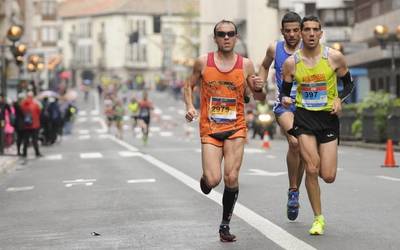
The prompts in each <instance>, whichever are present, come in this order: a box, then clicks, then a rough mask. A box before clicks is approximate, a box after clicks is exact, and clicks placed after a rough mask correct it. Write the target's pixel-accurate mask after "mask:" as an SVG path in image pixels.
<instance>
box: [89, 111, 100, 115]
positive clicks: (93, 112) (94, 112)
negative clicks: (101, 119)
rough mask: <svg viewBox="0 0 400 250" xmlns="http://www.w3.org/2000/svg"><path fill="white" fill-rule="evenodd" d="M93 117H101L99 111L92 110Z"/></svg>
mask: <svg viewBox="0 0 400 250" xmlns="http://www.w3.org/2000/svg"><path fill="white" fill-rule="evenodd" d="M90 114H91V115H99V111H98V110H92V111H90Z"/></svg>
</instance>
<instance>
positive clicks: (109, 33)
mask: <svg viewBox="0 0 400 250" xmlns="http://www.w3.org/2000/svg"><path fill="white" fill-rule="evenodd" d="M59 7H60V14H61V19H62V34H63V36H62V51H63V58H64V65H65V67H66V68H67V69H70V70H71V71H72V72H73V78H74V80H75V82H76V83H77V84H80V83H82V81H83V80H84V78H85V76H84V74H85V73H84V72H86V73H87V72H91V74H92V75H93V76H94V78H93V81H94V84H96V83H100V82H102V81H104V82H107V81H109V80H110V79H113V78H116V79H119V80H121V81H123V82H125V81H135V79H137V77H138V76H140V78H141V79H144V80H145V81H146V82H148V83H155V82H156V81H158V80H159V79H164V78H166V77H167V78H171V77H172V74H173V72H176V71H177V69H179V67H181V64H184V63H185V62H188V61H189V59H193V57H194V56H195V55H196V54H197V52H196V49H197V46H198V45H197V40H196V36H197V34H195V32H193V31H192V29H194V28H195V27H196V18H197V17H196V16H197V11H198V2H197V1H195V0H190V1H187V0H186V1H185V0H173V1H165V0H154V1H139V0H110V1H100V0H82V1H74V0H70V1H65V2H64V3H62V4H60V6H59ZM178 63H179V64H178Z"/></svg>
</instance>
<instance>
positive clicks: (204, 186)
mask: <svg viewBox="0 0 400 250" xmlns="http://www.w3.org/2000/svg"><path fill="white" fill-rule="evenodd" d="M200 189H201V191H202V192H203V193H204V194H209V193H210V192H211V188H209V187H208V186H207V183H206V181H205V180H204V179H203V177H201V179H200Z"/></svg>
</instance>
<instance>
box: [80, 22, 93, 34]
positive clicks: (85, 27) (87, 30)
mask: <svg viewBox="0 0 400 250" xmlns="http://www.w3.org/2000/svg"><path fill="white" fill-rule="evenodd" d="M78 34H79V36H80V37H82V38H90V37H91V36H92V24H91V23H90V22H81V23H80V24H79V27H78Z"/></svg>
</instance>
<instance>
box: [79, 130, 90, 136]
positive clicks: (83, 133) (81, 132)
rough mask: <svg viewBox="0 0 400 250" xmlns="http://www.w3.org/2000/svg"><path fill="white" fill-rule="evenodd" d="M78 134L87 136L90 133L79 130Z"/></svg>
mask: <svg viewBox="0 0 400 250" xmlns="http://www.w3.org/2000/svg"><path fill="white" fill-rule="evenodd" d="M78 133H79V134H81V135H87V134H89V133H90V132H89V130H87V129H81V130H79V131H78Z"/></svg>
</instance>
